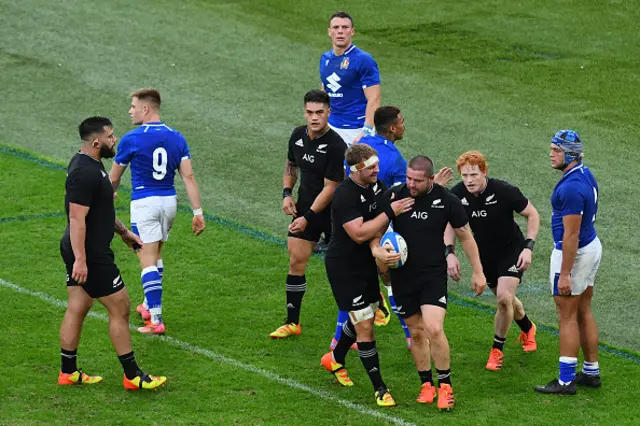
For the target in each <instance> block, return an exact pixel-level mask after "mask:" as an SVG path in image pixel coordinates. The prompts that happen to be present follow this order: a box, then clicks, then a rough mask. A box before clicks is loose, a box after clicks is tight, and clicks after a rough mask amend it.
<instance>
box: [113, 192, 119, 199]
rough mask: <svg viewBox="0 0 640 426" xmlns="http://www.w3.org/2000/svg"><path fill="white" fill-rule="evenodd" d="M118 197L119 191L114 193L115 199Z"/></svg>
mask: <svg viewBox="0 0 640 426" xmlns="http://www.w3.org/2000/svg"><path fill="white" fill-rule="evenodd" d="M116 198H118V193H117V192H114V193H113V201H115V200H116Z"/></svg>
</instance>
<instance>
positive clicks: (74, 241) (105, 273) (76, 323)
mask: <svg viewBox="0 0 640 426" xmlns="http://www.w3.org/2000/svg"><path fill="white" fill-rule="evenodd" d="M78 130H79V133H80V139H82V145H81V147H80V151H79V152H78V153H76V154H75V155H74V156H73V158H71V161H70V162H69V166H68V167H67V180H66V182H65V189H66V191H65V200H64V202H65V210H66V213H67V226H66V229H65V231H64V235H63V236H62V239H61V241H60V254H61V255H62V259H63V260H64V263H65V266H66V269H67V296H68V302H67V310H66V312H65V314H64V319H63V320H62V324H61V326H60V347H61V359H62V367H61V369H60V374H59V375H58V384H60V385H81V384H95V383H99V382H101V381H102V377H100V376H90V375H88V374H86V373H84V372H83V371H82V370H80V369H78V367H77V365H76V362H77V355H78V344H79V342H80V335H81V333H82V324H83V322H84V319H85V317H86V316H87V313H88V312H89V310H90V309H91V307H92V306H93V302H94V299H98V301H99V302H100V303H102V304H103V305H104V307H105V308H107V312H108V314H109V337H110V339H111V343H112V344H113V347H114V349H115V351H116V354H117V355H118V359H119V360H120V363H121V364H122V368H123V369H124V379H123V384H124V388H125V389H128V390H136V389H155V388H157V387H158V386H162V385H163V384H164V383H165V382H166V381H167V378H166V377H164V376H160V377H155V376H151V375H149V374H146V373H144V372H143V371H142V370H141V369H140V367H138V364H137V363H136V358H135V355H134V353H133V349H132V347H131V334H130V332H129V311H130V306H131V302H130V300H129V294H128V293H127V289H126V288H125V285H124V281H123V280H122V277H121V276H120V271H119V270H118V267H117V266H116V264H115V262H114V255H113V251H112V250H111V240H112V239H113V234H114V231H115V232H117V233H118V235H120V237H122V240H123V241H124V242H125V244H127V245H128V246H129V247H131V248H133V249H139V247H140V245H141V244H142V241H141V240H140V238H139V237H138V236H136V235H135V234H134V233H132V232H131V231H129V230H128V229H127V228H126V227H125V226H124V225H123V224H122V222H120V221H119V220H118V218H116V215H115V210H114V205H113V198H114V197H113V194H114V192H113V187H112V186H111V182H110V181H109V177H108V175H107V172H106V171H105V169H104V165H103V164H102V159H103V158H113V156H114V155H115V145H116V141H117V139H116V137H115V136H114V134H113V125H112V124H111V121H110V120H109V119H108V118H105V117H90V118H87V119H86V120H84V121H83V122H82V123H81V124H80V126H79V129H78Z"/></svg>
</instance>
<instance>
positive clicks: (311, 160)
mask: <svg viewBox="0 0 640 426" xmlns="http://www.w3.org/2000/svg"><path fill="white" fill-rule="evenodd" d="M302 159H303V160H305V161H308V162H309V163H313V162H314V161H316V159H315V157H314V156H313V155H309V154H304V155H303V156H302Z"/></svg>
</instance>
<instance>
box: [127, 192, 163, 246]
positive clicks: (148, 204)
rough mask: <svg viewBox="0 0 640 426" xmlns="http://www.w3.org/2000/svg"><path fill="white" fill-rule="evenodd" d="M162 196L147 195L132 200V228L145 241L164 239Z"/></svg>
mask: <svg viewBox="0 0 640 426" xmlns="http://www.w3.org/2000/svg"><path fill="white" fill-rule="evenodd" d="M159 198H161V197H147V198H141V199H139V200H133V201H131V229H132V230H133V231H134V232H135V233H136V235H138V236H139V237H140V239H141V240H142V242H144V243H153V242H156V241H162V239H163V235H164V234H163V224H162V212H161V209H162V206H161V202H160V201H159V200H158V199H159Z"/></svg>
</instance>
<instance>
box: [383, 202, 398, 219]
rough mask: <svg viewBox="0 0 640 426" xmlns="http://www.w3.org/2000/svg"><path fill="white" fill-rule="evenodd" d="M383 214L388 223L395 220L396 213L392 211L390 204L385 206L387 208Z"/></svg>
mask: <svg viewBox="0 0 640 426" xmlns="http://www.w3.org/2000/svg"><path fill="white" fill-rule="evenodd" d="M384 213H385V214H386V215H387V217H388V218H389V222H391V221H392V220H393V219H395V218H396V212H394V211H393V207H391V204H389V205H388V206H387V208H386V209H385V211H384Z"/></svg>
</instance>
